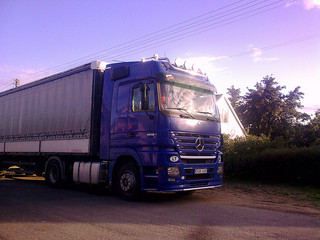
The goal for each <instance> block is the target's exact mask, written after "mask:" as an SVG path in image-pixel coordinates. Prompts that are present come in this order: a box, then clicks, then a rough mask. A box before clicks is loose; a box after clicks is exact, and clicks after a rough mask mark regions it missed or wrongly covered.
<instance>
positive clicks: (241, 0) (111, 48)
mask: <svg viewBox="0 0 320 240" xmlns="http://www.w3.org/2000/svg"><path fill="white" fill-rule="evenodd" d="M240 2H243V0H240V1H237V2H235V3H232V4H229V5H226V6H224V7H221V8H219V9H215V10H213V11H210V12H207V13H205V14H202V15H199V16H197V17H194V18H191V19H188V20H186V21H182V22H179V23H177V24H173V25H171V26H169V27H166V28H163V29H161V30H158V31H154V32H152V33H149V34H146V35H143V36H141V37H138V38H136V39H133V40H130V41H127V42H125V43H122V44H119V45H116V46H113V47H110V48H107V49H105V50H102V51H99V52H96V53H93V54H90V55H87V56H85V57H81V58H78V59H76V60H72V61H69V62H66V63H63V64H60V65H58V66H55V67H52V68H48V69H45V70H42V71H39V72H36V73H32V74H26V75H23V76H21V78H25V77H31V76H37V75H38V74H40V73H46V72H47V71H49V70H59V69H61V67H63V68H64V67H66V66H70V65H71V64H73V63H77V62H79V61H80V60H87V59H88V58H91V57H94V56H96V57H98V56H99V54H102V53H104V52H107V51H110V50H113V49H115V48H119V47H121V46H125V45H128V44H130V43H132V42H136V41H138V40H140V39H144V38H146V37H149V36H152V35H154V34H157V33H160V32H163V31H165V30H168V29H171V28H174V27H177V26H180V25H183V24H185V23H187V22H191V21H193V20H195V19H199V18H201V17H204V16H207V15H209V14H212V13H215V12H218V11H220V10H222V9H225V8H228V7H230V6H233V5H236V4H238V3H240ZM137 44H140V42H138V43H137Z"/></svg>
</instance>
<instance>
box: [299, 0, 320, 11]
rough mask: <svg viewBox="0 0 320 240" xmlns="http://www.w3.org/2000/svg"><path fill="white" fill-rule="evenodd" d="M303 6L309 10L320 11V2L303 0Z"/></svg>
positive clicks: (319, 0)
mask: <svg viewBox="0 0 320 240" xmlns="http://www.w3.org/2000/svg"><path fill="white" fill-rule="evenodd" d="M303 4H304V7H305V8H306V9H307V10H310V9H312V8H318V9H320V0H303Z"/></svg>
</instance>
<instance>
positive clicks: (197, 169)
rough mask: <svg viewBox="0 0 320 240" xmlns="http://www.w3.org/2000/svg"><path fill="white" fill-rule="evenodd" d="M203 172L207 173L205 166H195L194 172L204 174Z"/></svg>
mask: <svg viewBox="0 0 320 240" xmlns="http://www.w3.org/2000/svg"><path fill="white" fill-rule="evenodd" d="M204 173H208V169H207V168H196V169H195V170H194V174H204Z"/></svg>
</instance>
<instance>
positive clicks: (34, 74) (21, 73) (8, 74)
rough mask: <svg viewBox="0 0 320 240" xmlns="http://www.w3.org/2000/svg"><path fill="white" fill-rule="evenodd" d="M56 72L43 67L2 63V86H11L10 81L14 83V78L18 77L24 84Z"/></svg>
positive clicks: (0, 69)
mask: <svg viewBox="0 0 320 240" xmlns="http://www.w3.org/2000/svg"><path fill="white" fill-rule="evenodd" d="M54 73H55V72H54V71H46V70H44V69H43V68H39V69H31V68H22V67H19V66H12V65H8V64H2V65H0V88H1V87H4V86H7V85H8V86H10V83H12V84H13V80H14V79H16V78H17V79H19V80H20V85H23V84H26V83H30V82H33V81H35V80H39V79H41V78H43V77H45V76H49V75H52V74H54Z"/></svg>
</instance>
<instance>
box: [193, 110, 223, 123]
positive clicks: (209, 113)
mask: <svg viewBox="0 0 320 240" xmlns="http://www.w3.org/2000/svg"><path fill="white" fill-rule="evenodd" d="M196 112H197V113H203V114H206V115H210V116H211V117H212V118H213V120H214V121H215V122H219V119H218V118H217V117H216V116H215V115H214V114H213V113H211V112H201V111H196Z"/></svg>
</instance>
